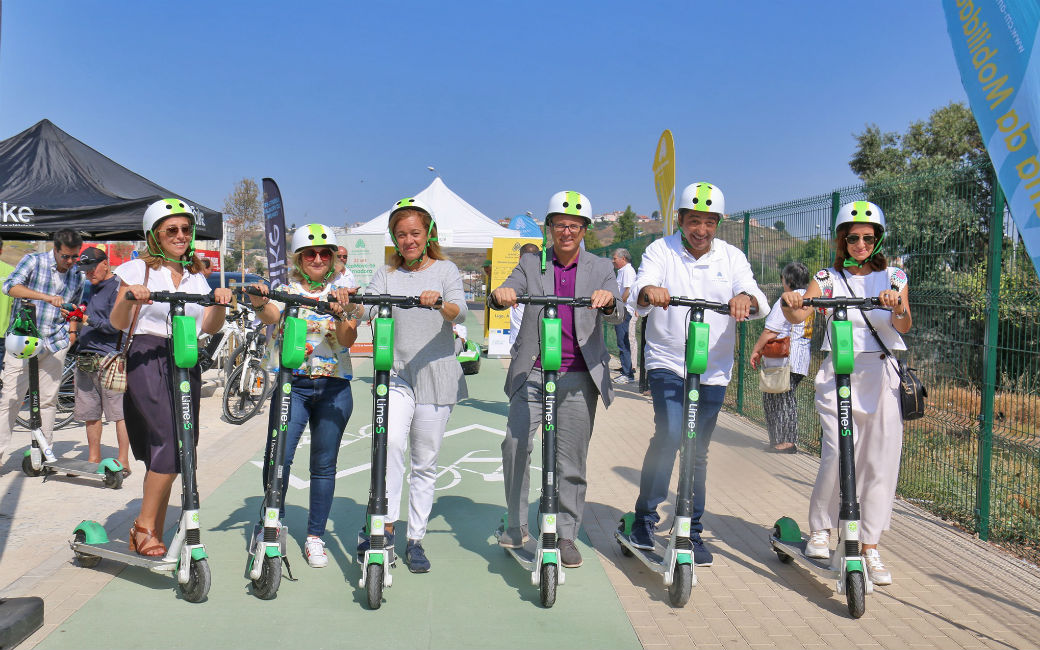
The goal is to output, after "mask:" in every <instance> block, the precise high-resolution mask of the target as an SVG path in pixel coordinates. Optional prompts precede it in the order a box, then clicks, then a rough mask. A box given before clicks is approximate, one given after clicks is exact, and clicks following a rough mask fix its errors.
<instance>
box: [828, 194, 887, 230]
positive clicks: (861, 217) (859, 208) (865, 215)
mask: <svg viewBox="0 0 1040 650" xmlns="http://www.w3.org/2000/svg"><path fill="white" fill-rule="evenodd" d="M846 223H848V224H852V223H872V224H874V225H875V226H881V232H882V233H883V232H885V213H884V212H882V211H881V208H879V207H877V205H875V204H873V203H871V202H870V201H853V202H852V203H846V204H845V205H843V206H841V209H840V210H838V218H837V219H836V220H835V221H834V228H835V230H837V228H838V226H841V225H843V224H846ZM879 234H880V233H879Z"/></svg>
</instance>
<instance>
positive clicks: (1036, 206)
mask: <svg viewBox="0 0 1040 650" xmlns="http://www.w3.org/2000/svg"><path fill="white" fill-rule="evenodd" d="M942 4H943V10H944V11H945V14H946V28H947V31H949V33H950V43H951V45H952V46H953V54H954V57H955V58H956V59H957V68H958V69H959V70H960V73H961V83H962V84H963V85H964V90H965V92H966V93H967V94H968V101H969V103H970V104H971V110H972V113H974V114H975V121H976V122H977V123H978V125H979V132H980V133H982V139H983V141H984V142H985V143H986V151H987V152H988V153H989V157H990V160H991V161H993V168H994V169H996V170H997V178H998V179H999V180H1000V185H1001V187H1002V188H1003V190H1004V193H1005V195H1006V196H1007V202H1008V205H1009V206H1010V207H1011V216H1012V217H1013V218H1014V220H1015V225H1016V226H1018V230H1019V232H1020V233H1022V241H1023V243H1024V244H1025V247H1026V252H1027V253H1028V254H1029V257H1030V258H1032V260H1033V265H1034V267H1036V268H1040V147H1038V139H1040V57H1038V56H1036V50H1037V48H1038V43H1040V3H1038V2H1037V1H1036V0H999V1H998V2H992V0H946V1H945V2H943V3H942Z"/></svg>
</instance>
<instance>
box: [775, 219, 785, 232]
mask: <svg viewBox="0 0 1040 650" xmlns="http://www.w3.org/2000/svg"><path fill="white" fill-rule="evenodd" d="M773 228H775V229H776V230H777V231H779V232H783V233H786V232H787V225H786V224H785V223H784V222H783V221H780V220H779V219H777V220H776V221H774V222H773Z"/></svg>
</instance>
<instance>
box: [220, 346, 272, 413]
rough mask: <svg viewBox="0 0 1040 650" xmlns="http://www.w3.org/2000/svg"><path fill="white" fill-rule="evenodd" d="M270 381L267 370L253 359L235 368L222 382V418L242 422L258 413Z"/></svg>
mask: <svg viewBox="0 0 1040 650" xmlns="http://www.w3.org/2000/svg"><path fill="white" fill-rule="evenodd" d="M243 372H244V373H246V374H245V377H244V382H243V376H242V373H243ZM270 381H271V378H270V376H269V375H268V373H267V371H266V370H264V369H263V368H261V367H260V364H259V363H256V362H255V361H253V362H250V363H248V364H243V365H240V366H238V367H237V368H235V369H234V370H233V371H232V372H231V376H230V377H229V378H228V381H227V383H226V384H224V400H223V401H224V418H225V419H227V421H228V422H230V423H231V424H242V423H243V422H245V421H246V420H248V419H249V418H251V417H253V416H254V415H256V414H257V413H259V412H260V407H261V406H262V405H263V403H264V397H265V396H266V395H267V389H268V384H269V383H270Z"/></svg>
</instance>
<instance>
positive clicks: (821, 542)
mask: <svg viewBox="0 0 1040 650" xmlns="http://www.w3.org/2000/svg"><path fill="white" fill-rule="evenodd" d="M830 556H831V531H829V530H814V531H813V532H812V534H811V535H809V541H808V542H806V544H805V557H811V558H817V559H820V560H826V559H827V558H829V557H830Z"/></svg>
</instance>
